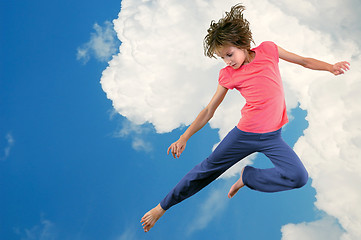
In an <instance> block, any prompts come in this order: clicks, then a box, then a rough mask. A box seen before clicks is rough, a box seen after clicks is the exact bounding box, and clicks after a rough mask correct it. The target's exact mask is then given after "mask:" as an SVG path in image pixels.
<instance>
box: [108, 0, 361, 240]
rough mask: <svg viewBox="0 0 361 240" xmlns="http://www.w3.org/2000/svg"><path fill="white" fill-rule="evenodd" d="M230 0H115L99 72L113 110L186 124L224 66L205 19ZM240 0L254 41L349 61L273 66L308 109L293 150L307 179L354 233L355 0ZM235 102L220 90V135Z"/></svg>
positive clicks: (360, 220)
mask: <svg viewBox="0 0 361 240" xmlns="http://www.w3.org/2000/svg"><path fill="white" fill-rule="evenodd" d="M236 3H238V1H233V0H229V1H216V0H213V1H204V0H196V1H191V0H185V1H182V2H179V1H175V0H167V1H166V0H159V1H143V0H132V1H129V0H123V1H122V10H121V12H120V13H119V18H118V19H116V20H114V26H115V30H116V32H117V34H118V38H119V39H120V40H121V41H122V45H121V46H120V48H119V50H120V53H119V54H118V55H116V56H113V59H112V60H111V61H110V62H109V66H108V67H107V69H106V70H105V71H104V72H103V76H102V78H101V84H102V88H103V90H104V91H105V92H106V94H107V97H108V98H109V99H111V100H112V102H113V106H114V108H115V110H116V111H117V112H119V113H120V114H121V115H123V116H125V117H127V118H128V119H129V120H130V121H131V122H133V123H135V124H143V123H145V122H149V123H151V124H153V125H154V127H155V129H156V130H157V132H160V133H161V132H168V131H171V130H173V129H175V128H177V127H179V126H182V125H188V124H190V123H191V121H192V120H194V118H195V116H196V115H197V113H198V112H199V111H200V110H201V109H202V107H204V106H205V105H206V104H207V103H208V101H209V99H210V98H211V96H212V94H213V93H214V91H215V89H216V85H217V78H218V71H219V69H220V68H221V67H222V66H223V64H222V63H221V62H220V61H217V60H211V59H207V58H206V57H204V56H203V48H202V41H203V37H204V36H205V34H206V29H207V28H208V26H209V23H210V21H211V20H212V19H219V18H220V17H221V16H222V13H223V12H224V11H226V10H229V9H230V7H231V6H232V5H234V4H236ZM244 4H245V5H246V7H247V10H246V13H245V14H246V17H247V19H248V20H249V21H250V23H251V28H252V31H253V34H254V36H255V41H256V43H257V44H259V43H260V42H262V41H264V40H272V41H274V42H276V43H277V44H279V45H280V46H281V47H283V48H285V49H287V50H290V51H293V52H295V53H298V54H301V55H304V56H310V57H315V58H319V59H322V60H325V61H327V62H331V63H333V62H336V61H338V60H349V61H351V69H352V70H351V71H349V72H348V73H347V74H346V75H344V76H339V77H334V76H332V75H331V74H330V73H327V72H316V71H311V70H307V69H303V68H302V67H299V66H294V65H292V64H289V63H284V62H281V63H280V67H281V72H282V76H283V80H284V86H285V93H286V102H287V106H288V110H290V109H292V108H294V107H296V106H297V104H298V103H300V107H301V108H302V109H305V110H307V113H308V115H307V120H308V121H309V127H308V129H306V130H305V132H304V133H305V135H304V136H303V137H301V138H300V139H299V141H298V142H297V143H296V145H295V150H296V152H297V153H298V154H299V155H300V157H301V159H302V160H303V162H304V163H305V166H306V168H307V169H308V171H309V173H310V177H311V178H312V179H313V181H312V184H313V187H315V189H316V191H317V195H316V198H317V201H316V207H317V208H319V209H320V210H323V211H325V212H326V213H327V214H329V215H330V216H333V217H336V218H337V219H338V221H339V223H340V224H341V225H342V227H343V228H344V229H345V233H344V234H343V235H342V239H344V240H345V239H358V238H360V237H361V205H360V204H359V203H360V202H361V190H360V188H359V186H360V184H361V175H360V174H359V172H360V171H361V162H360V161H359V156H360V155H361V128H360V127H359V122H360V120H361V108H360V107H359V103H360V102H361V94H359V91H360V89H361V82H360V80H359V79H360V76H361V72H360V71H361V70H360V67H359V66H361V58H360V44H357V42H356V41H355V39H360V37H361V36H360V29H361V28H360V24H359V22H360V21H359V20H360V15H359V11H358V9H360V6H361V3H360V2H359V1H356V0H348V1H345V2H335V1H325V0H322V1H315V0H309V1H306V0H303V1H297V2H294V3H293V2H292V3H291V2H289V1H282V3H277V2H276V1H273V0H259V1H257V2H255V1H250V0H247V1H244ZM315 13H316V14H315ZM319 13H322V14H319ZM335 16H337V18H335ZM328 21H331V24H329V22H328ZM330 26H332V27H330ZM243 103H244V100H243V99H242V98H240V97H239V93H237V92H236V91H233V92H230V94H228V95H227V96H226V99H225V100H224V103H222V104H221V106H220V108H219V109H218V110H217V112H216V114H215V116H214V118H213V119H212V120H211V122H210V125H211V127H212V128H218V129H219V135H220V137H224V136H225V134H226V133H227V132H228V131H229V130H230V129H231V128H232V127H233V126H234V125H236V123H237V122H238V119H239V117H240V109H241V107H242V105H243ZM238 171H239V168H238ZM227 174H228V173H227ZM227 174H226V175H224V177H225V176H227ZM340 196H341V197H340ZM321 223H323V222H321ZM289 239H290V238H289Z"/></svg>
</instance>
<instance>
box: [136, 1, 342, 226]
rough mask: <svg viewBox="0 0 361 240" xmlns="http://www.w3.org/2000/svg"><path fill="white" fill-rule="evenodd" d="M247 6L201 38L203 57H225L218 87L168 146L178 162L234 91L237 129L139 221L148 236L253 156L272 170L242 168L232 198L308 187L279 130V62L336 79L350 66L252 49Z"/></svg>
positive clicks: (282, 119) (270, 48)
mask: <svg viewBox="0 0 361 240" xmlns="http://www.w3.org/2000/svg"><path fill="white" fill-rule="evenodd" d="M244 10H245V8H244V7H243V6H242V5H235V6H234V7H232V8H231V11H230V12H229V13H228V12H227V13H226V15H225V17H223V18H222V19H220V20H219V21H218V22H217V23H216V22H214V21H212V22H211V25H210V28H209V29H208V34H207V36H206V37H205V39H204V50H205V55H206V56H208V57H215V54H216V55H217V56H219V57H220V58H222V59H223V61H224V62H225V63H226V64H227V67H225V68H223V69H221V71H220V74H219V80H218V81H219V85H218V87H217V90H216V93H215V94H214V96H213V98H212V99H211V101H210V102H209V104H208V105H207V106H206V107H205V108H204V109H203V110H202V111H201V112H200V113H199V115H198V116H197V118H196V119H195V120H194V122H193V123H192V124H191V125H190V126H189V128H188V129H187V130H186V131H185V132H184V134H183V135H181V136H180V138H179V139H178V140H177V141H176V142H174V143H172V144H171V145H170V147H169V148H168V154H169V152H171V153H172V155H173V157H174V158H177V157H178V158H179V157H180V155H181V153H182V152H183V151H184V149H185V147H186V143H187V141H188V139H189V138H190V137H191V136H192V135H193V134H194V133H196V132H197V131H198V130H200V129H201V128H202V127H203V126H204V125H205V124H206V123H207V122H208V121H209V120H210V119H211V118H212V116H213V114H214V112H215V111H216V109H217V107H218V106H219V105H220V104H221V102H222V100H223V99H224V97H225V95H226V94H227V91H228V90H229V89H233V88H236V89H237V90H238V91H240V93H241V94H242V96H243V97H244V98H245V99H246V104H245V105H244V107H243V108H242V110H241V113H242V118H241V120H240V121H239V123H238V124H237V126H236V127H235V128H234V129H233V130H231V131H230V132H229V133H228V135H227V136H226V137H225V138H224V139H223V140H222V142H221V143H220V144H219V145H218V146H217V148H216V149H215V150H214V152H213V153H212V154H211V155H210V156H209V157H208V158H206V159H205V160H204V161H203V162H201V163H199V164H198V165H196V166H195V167H194V168H193V169H192V170H191V171H190V172H189V173H187V174H186V175H185V176H184V177H183V179H182V180H181V181H180V182H179V183H178V184H177V185H176V186H175V187H174V188H173V189H172V190H171V191H170V192H169V194H168V195H167V196H166V197H165V198H164V199H163V200H162V201H161V202H160V203H159V204H158V205H157V206H156V207H155V208H153V209H152V210H150V211H149V212H147V213H146V214H145V215H144V216H143V217H142V219H141V222H142V223H143V224H142V225H143V229H144V231H145V232H148V231H149V230H150V229H151V228H152V227H153V226H154V224H155V223H156V221H157V220H158V219H159V218H160V217H161V216H162V215H163V214H164V213H165V211H166V210H168V209H169V208H170V207H172V206H173V205H175V204H177V203H179V202H181V201H183V200H184V199H186V198H188V197H190V196H192V195H193V194H195V193H197V192H198V191H199V190H201V189H202V188H203V187H205V186H206V185H208V184H209V183H210V182H212V181H213V180H215V179H216V178H217V177H219V176H220V175H221V174H222V173H223V172H225V171H226V170H227V169H228V168H230V167H231V166H232V165H234V164H235V163H237V162H238V161H240V160H241V159H243V158H245V157H246V156H248V155H250V154H251V153H254V152H261V153H263V154H265V155H266V156H267V157H268V158H269V159H270V160H271V161H272V163H273V164H274V167H273V168H269V169H257V168H254V167H251V166H246V167H245V168H243V170H242V172H241V176H240V178H239V179H238V180H237V181H236V183H235V184H234V185H233V186H232V187H231V189H230V190H229V193H228V197H229V198H232V197H233V196H234V195H235V194H236V193H237V192H238V190H239V189H240V188H242V187H243V186H247V187H249V188H251V189H254V190H258V191H262V192H278V191H285V190H290V189H295V188H300V187H302V186H304V185H305V184H306V183H307V180H308V174H307V171H306V169H305V167H304V166H303V164H302V162H301V161H300V159H299V158H298V156H297V155H296V153H295V152H294V151H293V150H292V148H290V147H289V146H288V145H287V144H286V143H285V142H284V141H283V139H282V136H281V128H282V126H283V125H284V124H286V123H287V122H288V118H287V112H286V104H285V98H284V91H283V86H282V80H281V76H280V72H279V68H278V61H279V58H281V59H282V60H285V61H288V62H291V63H296V64H299V65H301V66H303V67H306V68H309V69H313V70H323V71H329V72H331V73H333V74H334V75H339V74H343V73H344V72H345V71H346V70H349V63H348V62H345V61H344V62H339V63H336V64H334V65H331V64H328V63H326V62H322V61H319V60H316V59H312V58H305V57H301V56H298V55H296V54H294V53H291V52H288V51H286V50H284V49H282V48H281V47H279V46H277V45H276V44H275V43H273V42H263V43H261V44H260V45H259V46H258V47H256V48H253V49H251V48H250V45H251V42H253V39H252V33H251V31H250V29H249V22H248V21H247V20H246V19H244V18H243V11H244Z"/></svg>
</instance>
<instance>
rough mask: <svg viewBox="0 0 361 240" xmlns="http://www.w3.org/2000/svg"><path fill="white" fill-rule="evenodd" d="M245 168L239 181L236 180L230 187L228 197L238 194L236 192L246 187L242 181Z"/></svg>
mask: <svg viewBox="0 0 361 240" xmlns="http://www.w3.org/2000/svg"><path fill="white" fill-rule="evenodd" d="M243 170H244V168H243V169H242V172H241V177H240V178H239V179H238V180H237V182H235V183H234V184H233V185H232V187H231V189H229V192H228V198H232V197H233V196H234V195H236V193H237V192H238V190H239V189H241V188H242V187H244V183H243V181H242V176H243Z"/></svg>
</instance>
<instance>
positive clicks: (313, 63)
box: [278, 47, 350, 75]
mask: <svg viewBox="0 0 361 240" xmlns="http://www.w3.org/2000/svg"><path fill="white" fill-rule="evenodd" d="M278 54H279V57H280V58H281V59H282V60H285V61H287V62H291V63H296V64H298V65H301V66H303V67H305V68H309V69H312V70H321V71H329V72H330V73H332V74H334V75H340V74H344V73H345V71H347V70H349V69H350V68H349V65H350V63H348V62H346V61H343V62H338V63H335V64H333V65H332V64H329V63H326V62H323V61H320V60H317V59H314V58H305V57H301V56H298V55H297V54H294V53H291V52H288V51H286V50H284V49H283V48H281V47H278Z"/></svg>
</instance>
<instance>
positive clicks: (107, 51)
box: [77, 21, 118, 63]
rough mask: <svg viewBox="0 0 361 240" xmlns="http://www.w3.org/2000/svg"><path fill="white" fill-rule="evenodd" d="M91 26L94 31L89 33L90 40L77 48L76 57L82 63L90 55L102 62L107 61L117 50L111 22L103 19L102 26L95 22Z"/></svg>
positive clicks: (86, 60) (87, 59)
mask: <svg viewBox="0 0 361 240" xmlns="http://www.w3.org/2000/svg"><path fill="white" fill-rule="evenodd" d="M93 28H94V30H95V32H93V33H91V35H90V40H89V41H88V42H87V43H85V44H83V46H82V47H79V48H78V49H77V59H78V60H81V61H83V63H86V62H88V61H89V59H90V57H91V56H94V57H95V58H96V59H97V60H99V61H102V62H105V61H108V60H109V59H110V58H111V56H112V55H113V54H115V53H116V51H117V46H118V41H117V39H116V33H115V31H114V29H113V24H112V23H111V22H109V21H105V22H104V26H103V27H102V26H100V25H98V24H97V23H95V24H94V26H93Z"/></svg>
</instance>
